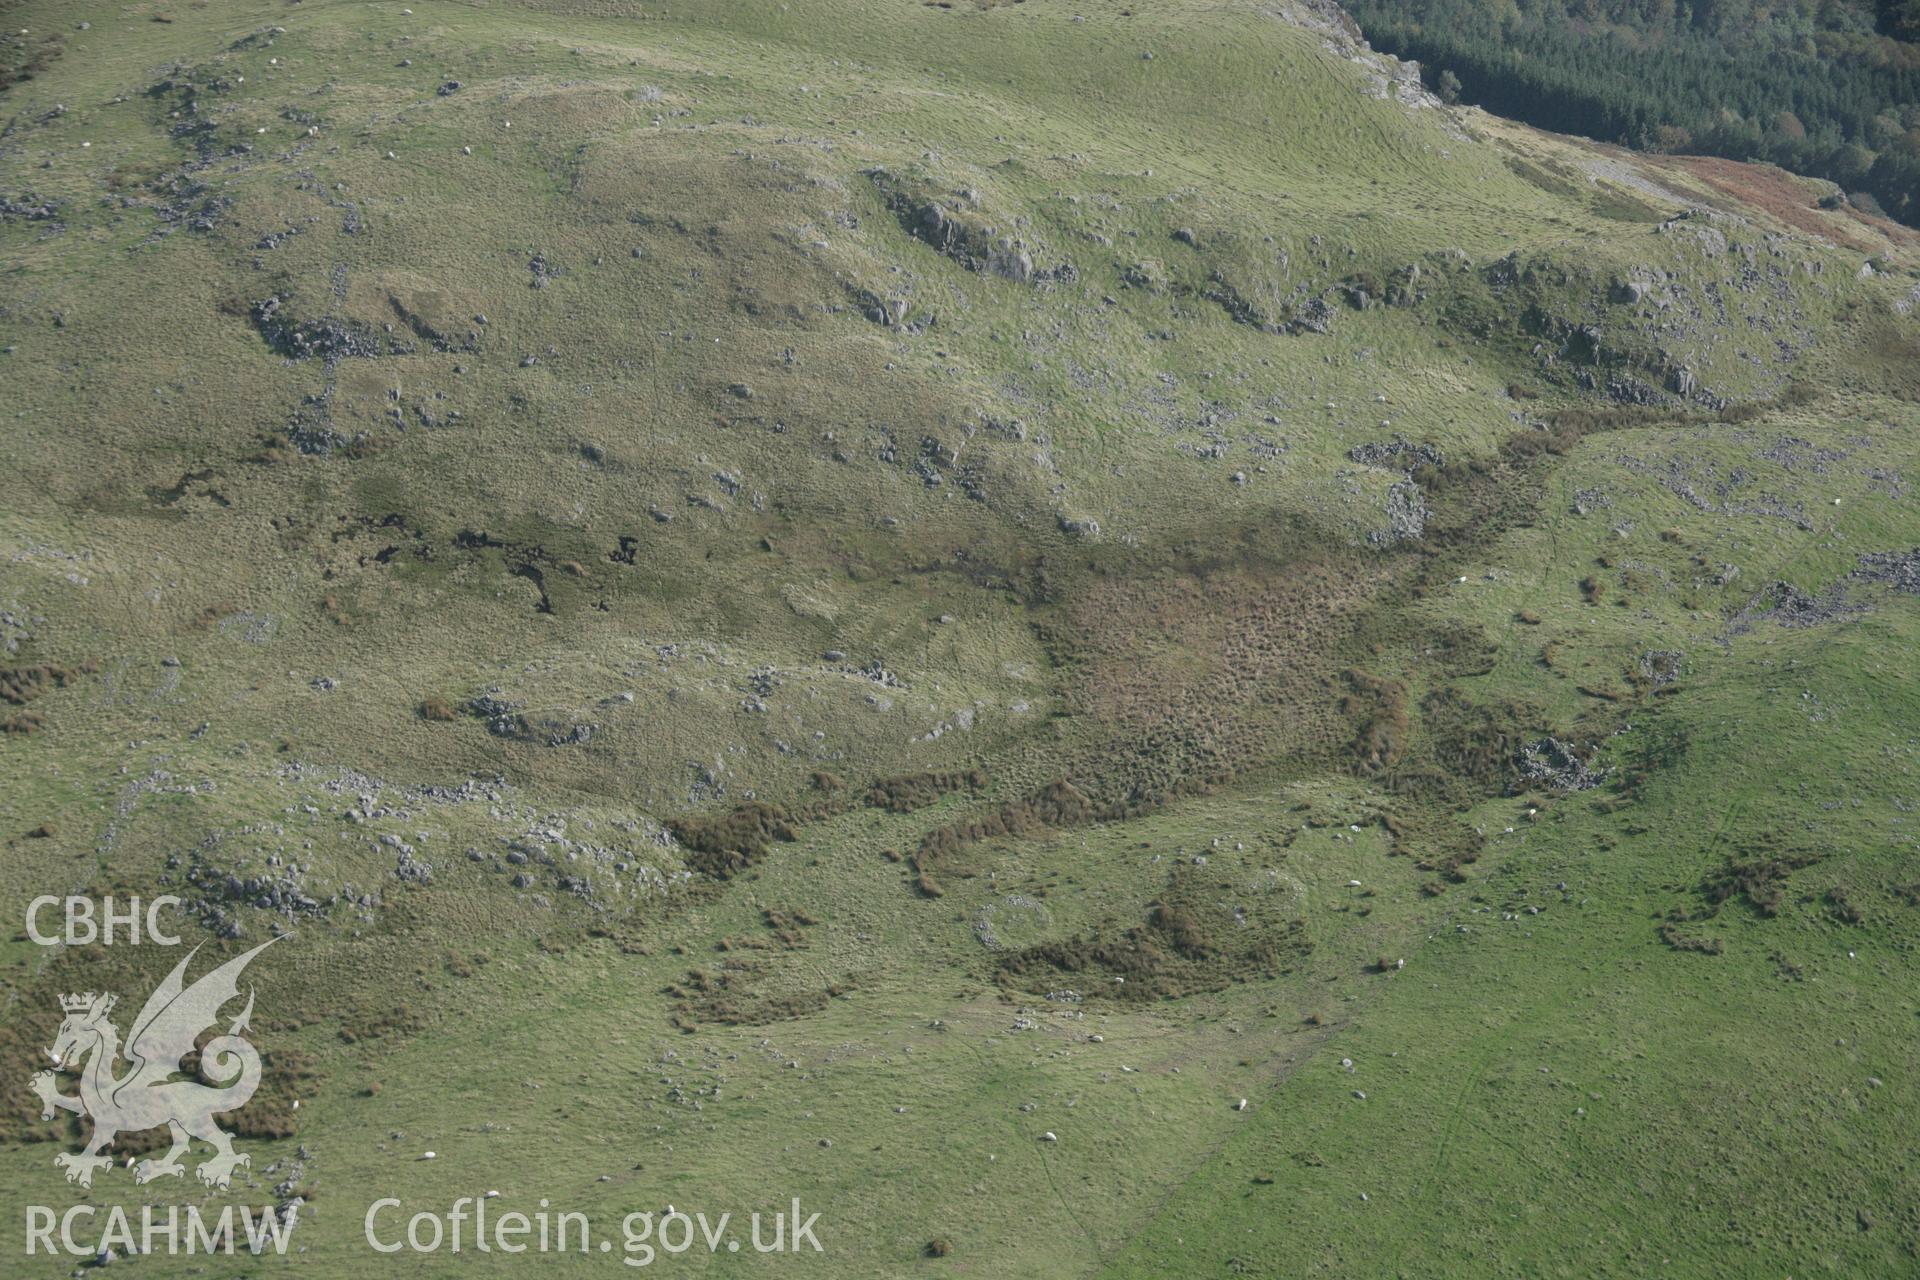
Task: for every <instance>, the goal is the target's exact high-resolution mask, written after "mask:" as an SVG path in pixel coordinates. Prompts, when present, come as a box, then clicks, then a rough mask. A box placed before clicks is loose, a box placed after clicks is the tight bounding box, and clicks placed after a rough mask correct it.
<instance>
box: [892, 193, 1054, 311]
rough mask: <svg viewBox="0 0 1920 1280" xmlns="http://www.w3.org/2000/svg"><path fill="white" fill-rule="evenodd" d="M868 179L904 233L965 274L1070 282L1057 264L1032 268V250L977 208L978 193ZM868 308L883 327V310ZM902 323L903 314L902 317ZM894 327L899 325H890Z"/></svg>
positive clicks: (1031, 282) (1020, 280) (1020, 281)
mask: <svg viewBox="0 0 1920 1280" xmlns="http://www.w3.org/2000/svg"><path fill="white" fill-rule="evenodd" d="M867 176H868V177H870V178H871V179H872V180H873V183H874V185H875V186H876V187H878V188H879V189H880V191H881V192H882V194H884V195H885V196H886V200H887V207H888V208H889V209H891V210H892V211H893V216H894V217H895V219H897V220H898V221H899V223H900V228H901V230H903V231H905V232H906V233H907V234H908V235H910V236H912V237H913V238H914V239H916V240H918V241H920V243H922V244H924V245H927V246H928V247H930V248H932V249H934V250H936V251H937V252H939V253H941V254H943V255H945V256H946V257H948V258H951V259H953V261H955V262H957V263H959V264H960V265H961V266H963V267H965V268H967V270H969V271H980V272H986V273H989V274H992V275H996V276H1000V277H1002V278H1003V279H1007V280H1012V281H1015V282H1017V283H1019V284H1033V283H1036V282H1038V281H1041V280H1071V279H1073V278H1074V277H1075V274H1076V273H1075V272H1074V269H1073V266H1072V264H1070V263H1061V264H1060V265H1058V266H1056V267H1054V268H1052V269H1051V270H1048V271H1041V270H1040V269H1038V268H1037V267H1036V266H1035V265H1034V258H1033V247H1032V246H1031V245H1029V244H1028V243H1027V242H1026V240H1025V239H1024V238H1023V237H1021V236H1019V235H1016V234H1014V233H1013V232H1012V231H1010V230H1007V229H1003V228H1002V227H1000V226H999V225H997V224H996V223H995V222H994V221H993V220H991V219H990V218H988V217H987V216H986V215H985V213H984V212H982V211H981V209H980V208H979V204H980V194H979V192H977V191H971V190H968V191H959V192H953V193H948V194H938V193H935V192H933V191H930V190H928V189H926V187H925V185H924V184H920V183H909V182H906V181H904V180H902V179H900V178H898V177H896V176H895V175H893V174H892V173H890V172H888V171H887V170H885V169H873V170H869V171H868V175H867ZM874 311H875V308H873V307H870V308H868V315H869V318H871V319H874V320H875V323H888V320H887V319H886V318H883V317H886V316H887V315H888V312H887V310H886V309H885V308H884V307H881V308H880V316H875V315H874ZM901 318H904V311H903V312H902V314H901ZM891 322H892V323H894V324H898V323H899V319H893V320H892V321H891Z"/></svg>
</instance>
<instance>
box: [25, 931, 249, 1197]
mask: <svg viewBox="0 0 1920 1280" xmlns="http://www.w3.org/2000/svg"><path fill="white" fill-rule="evenodd" d="M273 942H274V940H273V939H269V940H268V941H266V942H263V943H261V944H260V945H259V946H257V947H255V948H254V949H253V950H251V951H249V952H247V953H246V954H244V955H241V956H236V957H235V958H234V959H232V960H229V961H227V962H226V963H225V964H223V965H221V966H220V967H219V968H217V969H214V970H213V971H211V972H210V973H207V974H205V975H203V976H202V977H201V978H200V979H199V980H198V981H196V982H195V983H194V984H193V985H192V986H190V987H188V986H185V985H184V983H183V981H182V979H183V978H184V977H185V976H186V972H187V962H188V961H190V960H192V959H193V957H194V953H195V952H197V951H199V948H198V947H195V948H194V949H193V951H190V952H188V953H187V956H186V959H184V960H182V961H181V962H180V963H179V964H177V965H175V966H174V969H173V972H172V973H170V974H168V975H167V977H166V980H165V981H164V982H162V983H161V984H160V986H159V988H158V989H157V990H155V991H154V993H153V994H152V995H151V996H148V997H147V1003H146V1004H145V1005H143V1006H142V1007H141V1009H140V1016H139V1017H137V1018H135V1019H134V1020H133V1030H132V1032H131V1034H130V1035H129V1036H128V1037H127V1044H126V1057H127V1061H128V1064H129V1065H128V1068H127V1070H126V1071H125V1073H124V1074H119V1075H116V1074H115V1072H116V1071H117V1069H118V1063H119V1060H120V1055H121V1047H120V1032H119V1029H118V1028H116V1027H115V1026H114V1025H113V1023H112V1022H110V1021H109V1020H108V1017H107V1015H108V1014H110V1013H112V1012H113V1006H114V1001H115V998H114V997H113V996H112V995H106V994H102V995H94V994H93V993H92V992H88V993H87V994H85V995H73V996H62V997H60V1007H61V1008H63V1009H65V1010H66V1014H67V1016H66V1020H65V1021H64V1022H62V1023H61V1024H60V1034H59V1036H58V1037H57V1038H56V1039H55V1040H54V1042H53V1047H52V1048H51V1049H49V1050H47V1052H48V1054H49V1055H51V1056H52V1058H53V1061H54V1064H55V1065H56V1066H58V1067H61V1068H63V1069H65V1070H68V1071H77V1072H78V1073H79V1075H80V1096H79V1097H77V1098H73V1097H68V1096H66V1095H65V1094H61V1093H56V1092H55V1091H54V1089H55V1085H54V1081H55V1075H54V1073H53V1072H52V1071H41V1072H38V1073H37V1074H35V1076H34V1077H33V1090H34V1092H35V1093H37V1094H39V1095H40V1103H41V1107H42V1111H41V1115H40V1118H41V1119H42V1120H51V1119H53V1113H54V1109H55V1108H56V1107H57V1108H59V1109H60V1110H62V1111H71V1112H73V1113H74V1114H76V1115H82V1116H87V1117H89V1118H90V1119H92V1121H93V1136H92V1137H90V1138H89V1139H87V1145H86V1149H85V1150H83V1151H80V1152H72V1151H63V1152H61V1153H60V1154H59V1155H57V1156H55V1157H54V1158H53V1162H54V1164H55V1165H56V1166H58V1167H60V1168H63V1169H65V1170H66V1171H67V1181H68V1182H76V1183H78V1184H80V1185H81V1186H83V1187H91V1186H92V1185H93V1174H94V1171H95V1170H96V1169H99V1168H101V1167H102V1166H104V1165H108V1164H111V1163H112V1162H113V1160H112V1157H110V1156H105V1155H102V1154H100V1153H101V1151H102V1150H103V1149H104V1148H105V1147H106V1146H107V1144H108V1143H110V1142H112V1141H113V1140H114V1138H115V1136H116V1135H118V1134H121V1133H138V1132H140V1131H142V1130H145V1129H157V1128H159V1127H160V1126H162V1125H165V1126H166V1127H167V1130H168V1133H169V1135H170V1136H171V1137H172V1139H173V1145H172V1146H171V1147H170V1148H168V1150H167V1153H166V1154H165V1155H164V1156H162V1157H160V1159H158V1160H142V1161H140V1163H139V1164H137V1165H135V1166H134V1170H133V1180H134V1181H135V1182H137V1183H139V1182H151V1181H153V1180H154V1179H155V1178H158V1177H161V1176H163V1175H171V1176H173V1177H176V1178H178V1177H181V1176H182V1175H183V1174H185V1172H186V1170H185V1168H183V1167H182V1166H181V1164H180V1157H181V1156H182V1155H184V1154H185V1153H186V1151H187V1147H188V1145H189V1143H190V1141H191V1140H192V1139H194V1138H198V1139H200V1140H201V1141H202V1142H204V1143H206V1144H207V1145H209V1146H211V1147H212V1148H213V1149H214V1154H213V1155H212V1156H210V1157H208V1158H207V1159H206V1160H204V1161H202V1162H201V1164H200V1167H199V1168H198V1169H196V1170H195V1173H197V1174H198V1175H199V1178H200V1181H202V1182H204V1183H206V1184H207V1185H208V1186H209V1187H221V1188H224V1187H226V1186H227V1185H228V1184H229V1182H230V1181H231V1180H232V1178H233V1171H234V1169H235V1168H237V1167H239V1166H240V1165H244V1164H250V1163H252V1158H251V1157H250V1156H247V1155H244V1154H242V1153H240V1152H237V1151H235V1150H234V1149H233V1140H232V1139H231V1138H230V1137H228V1135H227V1134H226V1132H225V1131H223V1130H222V1129H221V1128H220V1126H219V1125H217V1124H215V1123H214V1119H213V1118H214V1116H215V1115H217V1114H219V1113H222V1112H228V1111H235V1110H237V1109H239V1108H240V1107H243V1106H245V1105H246V1103H247V1099H249V1098H251V1097H253V1091H254V1090H255V1089H257V1088H259V1087H260V1054H259V1051H258V1050H256V1049H255V1048H254V1047H253V1046H252V1045H251V1044H249V1043H248V1042H247V1041H246V1040H244V1039H242V1038H241V1034H240V1033H241V1032H243V1031H245V1030H246V1029H247V1020H248V1019H249V1018H250V1017H252V1016H253V993H252V991H251V990H249V991H248V993H247V1006H246V1008H244V1009H242V1010H241V1011H240V1016H239V1017H237V1018H235V1019H234V1020H233V1021H232V1023H230V1024H229V1025H228V1027H227V1033H226V1034H225V1035H223V1036H215V1037H214V1038H213V1039H211V1040H209V1041H208V1042H207V1044H206V1046H205V1048H203V1049H201V1051H200V1074H201V1075H202V1076H203V1077H204V1078H205V1079H206V1080H207V1081H209V1082H210V1083H207V1084H202V1083H201V1082H200V1081H198V1080H193V1079H187V1078H181V1077H183V1072H184V1068H183V1066H182V1064H181V1059H182V1058H184V1057H186V1056H187V1055H188V1054H190V1053H192V1052H193V1049H194V1041H195V1040H196V1039H197V1038H198V1037H199V1035H200V1033H201V1032H202V1031H204V1030H206V1029H207V1028H209V1027H212V1026H214V1025H215V1023H216V1022H217V1021H218V1018H219V1014H220V1009H221V1006H223V1005H225V1004H226V1003H227V1002H228V1001H229V1000H233V999H235V998H237V997H238V996H239V994H240V988H239V980H240V972H241V970H243V969H245V968H246V967H247V962H248V961H250V960H252V959H253V958H254V957H255V956H257V955H259V954H260V953H261V952H262V951H264V950H266V949H267V948H268V947H270V946H272V945H273ZM83 1060H84V1063H83ZM219 1081H226V1082H227V1083H224V1084H220V1083H213V1082H219Z"/></svg>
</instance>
